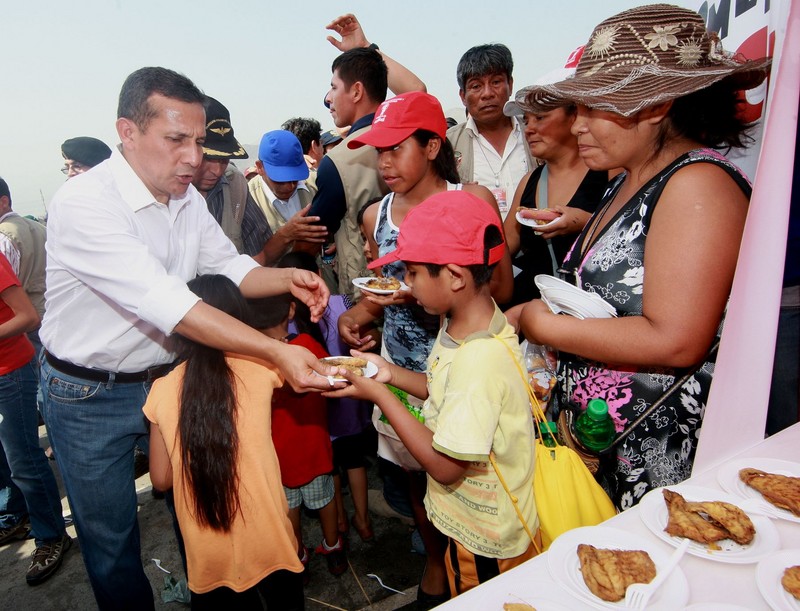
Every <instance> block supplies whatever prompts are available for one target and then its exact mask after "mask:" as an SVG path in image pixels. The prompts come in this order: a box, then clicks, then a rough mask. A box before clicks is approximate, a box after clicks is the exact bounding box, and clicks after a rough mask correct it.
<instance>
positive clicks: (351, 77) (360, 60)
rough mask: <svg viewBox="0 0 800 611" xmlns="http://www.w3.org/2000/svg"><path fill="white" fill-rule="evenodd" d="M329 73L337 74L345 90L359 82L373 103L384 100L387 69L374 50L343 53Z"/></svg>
mask: <svg viewBox="0 0 800 611" xmlns="http://www.w3.org/2000/svg"><path fill="white" fill-rule="evenodd" d="M331 72H338V74H339V78H340V79H342V81H343V82H344V84H345V85H346V86H347V89H350V88H351V87H352V86H353V84H354V83H356V82H360V83H361V84H363V85H364V90H365V91H366V92H367V95H368V96H369V97H370V99H371V100H372V101H373V102H377V103H378V104H380V103H381V102H383V101H384V100H385V99H386V88H387V87H388V86H389V84H388V76H387V75H388V69H387V68H386V62H385V61H383V57H381V54H380V53H378V52H377V51H375V50H374V49H365V48H363V47H359V48H357V49H350V50H349V51H345V52H344V53H342V54H341V55H340V56H339V57H337V58H336V59H335V60H333V65H332V66H331Z"/></svg>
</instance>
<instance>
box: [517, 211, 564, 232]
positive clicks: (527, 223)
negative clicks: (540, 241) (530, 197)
mask: <svg viewBox="0 0 800 611" xmlns="http://www.w3.org/2000/svg"><path fill="white" fill-rule="evenodd" d="M514 218H516V219H517V222H518V223H519V224H520V225H525V226H526V227H531V228H532V229H535V230H536V231H541V230H542V229H550V228H551V227H552V226H553V225H555V224H556V221H558V220H559V219H560V218H561V215H559V216H557V217H556V218H554V219H553V220H552V221H550V222H549V223H545V224H544V225H540V224H539V223H537V222H536V221H535V220H533V219H528V218H525V217H524V216H521V215H520V211H519V210H517V213H516V214H515V215H514Z"/></svg>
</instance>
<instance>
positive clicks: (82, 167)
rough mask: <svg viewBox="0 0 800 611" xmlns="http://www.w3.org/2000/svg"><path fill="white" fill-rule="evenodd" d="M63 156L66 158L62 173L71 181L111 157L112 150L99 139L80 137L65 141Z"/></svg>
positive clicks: (62, 147)
mask: <svg viewBox="0 0 800 611" xmlns="http://www.w3.org/2000/svg"><path fill="white" fill-rule="evenodd" d="M61 155H63V157H64V167H63V168H61V171H62V172H63V173H64V174H66V175H67V180H69V179H70V178H72V177H73V176H77V175H78V174H83V173H84V172H86V171H87V170H90V169H92V168H93V167H94V166H96V165H97V164H98V163H100V162H102V161H105V160H106V159H108V158H109V157H111V149H110V148H108V146H107V145H106V143H105V142H103V141H102V140H98V139H97V138H92V137H91V136H78V137H77V138H70V139H69V140H65V141H64V144H62V145H61Z"/></svg>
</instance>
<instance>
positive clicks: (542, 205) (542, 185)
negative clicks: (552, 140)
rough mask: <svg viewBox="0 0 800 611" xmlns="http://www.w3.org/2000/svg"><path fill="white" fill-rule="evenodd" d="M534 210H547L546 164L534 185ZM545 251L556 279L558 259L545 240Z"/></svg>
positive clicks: (549, 242) (551, 241) (550, 245)
mask: <svg viewBox="0 0 800 611" xmlns="http://www.w3.org/2000/svg"><path fill="white" fill-rule="evenodd" d="M536 208H537V209H539V210H545V209H546V208H547V164H544V165H543V166H542V171H541V173H540V174H539V182H537V183H536ZM545 242H547V251H548V252H549V253H550V264H551V265H552V266H553V276H555V277H556V278H558V257H556V251H555V249H554V248H553V240H551V239H549V238H547V239H545Z"/></svg>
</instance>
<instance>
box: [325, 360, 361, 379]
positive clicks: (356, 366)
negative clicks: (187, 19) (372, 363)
mask: <svg viewBox="0 0 800 611" xmlns="http://www.w3.org/2000/svg"><path fill="white" fill-rule="evenodd" d="M320 361H321V362H323V363H325V364H326V365H333V366H334V367H342V368H343V369H347V370H348V371H351V372H352V373H353V375H357V376H363V375H364V367H366V366H367V361H366V359H362V358H359V357H357V356H333V357H328V358H326V359H320Z"/></svg>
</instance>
